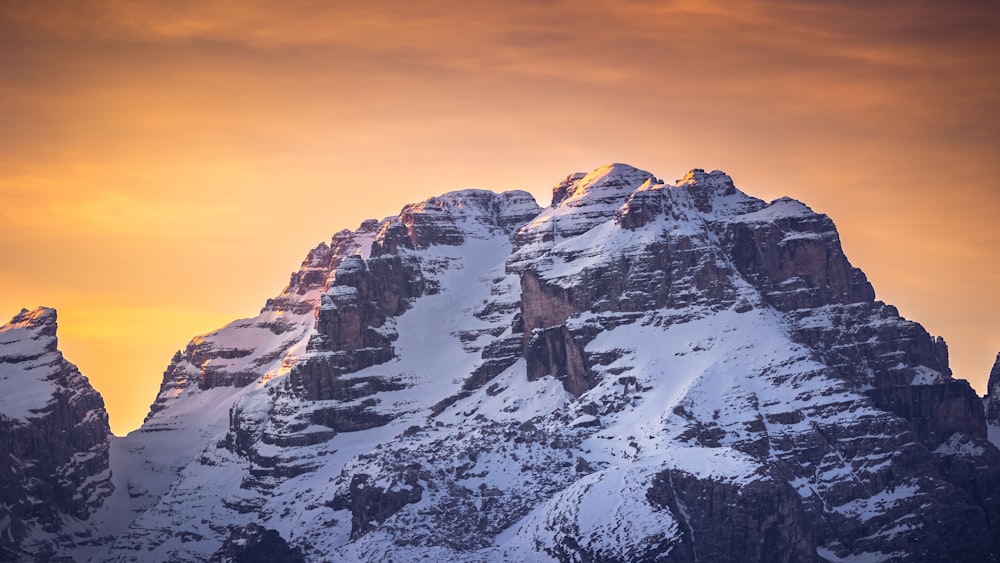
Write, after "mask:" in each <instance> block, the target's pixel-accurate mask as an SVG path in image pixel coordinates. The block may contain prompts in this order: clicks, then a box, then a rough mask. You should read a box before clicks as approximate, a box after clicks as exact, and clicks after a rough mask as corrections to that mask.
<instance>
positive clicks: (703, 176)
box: [676, 168, 733, 187]
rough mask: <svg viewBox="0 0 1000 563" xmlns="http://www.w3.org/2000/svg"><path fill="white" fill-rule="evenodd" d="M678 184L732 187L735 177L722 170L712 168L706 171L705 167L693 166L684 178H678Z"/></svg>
mask: <svg viewBox="0 0 1000 563" xmlns="http://www.w3.org/2000/svg"><path fill="white" fill-rule="evenodd" d="M676 185H678V186H695V185H697V186H725V187H731V186H732V185H733V179H732V177H730V176H729V174H726V173H725V172H723V171H722V170H712V171H711V172H705V170H704V169H703V168H692V169H691V170H690V171H688V173H687V174H685V175H684V177H683V178H681V179H680V180H677V183H676Z"/></svg>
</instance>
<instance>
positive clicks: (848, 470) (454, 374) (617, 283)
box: [0, 164, 1000, 562]
mask: <svg viewBox="0 0 1000 563" xmlns="http://www.w3.org/2000/svg"><path fill="white" fill-rule="evenodd" d="M994 371H995V372H996V371H997V370H996V369H995V370H994ZM998 377H1000V376H998ZM993 379H995V378H991V384H990V390H991V393H993V392H994V388H995V387H997V386H996V385H994V383H995V382H994V381H993ZM995 399H996V396H995V395H990V396H988V397H987V398H986V399H985V401H984V400H982V399H980V397H978V396H977V395H976V394H975V392H974V391H973V390H972V388H971V387H970V386H969V385H968V383H966V382H965V381H962V380H957V379H954V378H953V377H952V376H951V372H950V369H949V368H948V354H947V346H946V345H945V343H944V341H943V340H941V339H940V338H934V337H931V336H930V335H929V334H928V333H927V332H926V331H925V330H924V329H923V328H922V327H921V326H920V325H919V324H917V323H915V322H912V321H909V320H906V319H904V318H902V317H900V316H899V314H898V312H897V310H896V309H895V308H894V307H892V306H891V305H887V304H885V303H882V302H880V301H877V300H876V299H875V292H874V290H873V288H872V286H871V284H869V282H868V280H867V278H866V277H865V275H864V274H863V273H862V272H861V271H860V270H858V269H857V268H855V267H853V266H852V265H851V264H850V262H849V261H848V259H847V258H846V256H845V255H844V253H843V250H842V248H841V245H840V240H839V235H838V234H837V230H836V228H835V226H834V224H833V222H832V221H831V220H830V218H828V217H827V216H825V215H822V214H817V213H815V212H813V211H812V210H811V209H809V208H808V207H807V206H806V205H804V204H802V203H800V202H798V201H795V200H793V199H790V198H781V199H778V200H775V201H773V202H770V203H768V202H765V201H762V200H759V199H756V198H753V197H751V196H748V195H746V194H744V193H743V192H741V191H740V190H738V189H737V188H736V187H735V186H734V184H733V182H732V180H731V178H730V177H729V176H727V175H726V174H724V173H722V172H719V171H713V172H705V171H703V170H693V171H691V172H690V173H688V174H687V175H686V176H685V177H684V178H682V179H681V180H678V181H677V182H675V183H673V184H667V183H665V182H663V181H662V180H659V179H657V178H656V177H655V176H653V175H652V174H650V173H648V172H645V171H642V170H639V169H636V168H633V167H631V166H628V165H624V164H614V165H609V166H605V167H602V168H600V169H598V170H595V171H593V172H591V173H589V174H574V175H571V176H569V177H567V178H566V179H565V180H564V181H562V182H560V183H559V184H558V185H556V187H555V188H554V189H553V197H552V202H551V204H550V205H549V206H548V207H547V208H545V209H540V208H539V207H538V206H537V204H536V203H535V201H534V200H533V199H532V197H531V196H530V195H529V194H527V193H525V192H518V191H514V192H505V193H493V192H489V191H483V190H463V191H457V192H451V193H448V194H444V195H442V196H439V197H434V198H430V199H428V200H426V201H424V202H420V203H416V204H411V205H407V206H405V207H404V208H403V209H402V211H401V212H400V213H399V214H398V215H396V216H393V217H390V218H387V219H384V220H382V221H375V220H369V221H365V222H364V223H362V225H361V226H360V227H359V228H358V229H357V230H355V231H341V232H340V233H337V234H336V235H334V237H333V239H332V240H331V242H330V243H329V244H325V243H324V244H321V245H320V246H318V247H316V248H315V249H313V250H312V251H310V253H309V254H308V256H307V257H306V260H305V261H304V262H303V265H302V268H301V269H300V270H299V272H297V273H295V274H293V275H292V277H291V280H290V283H289V285H288V287H287V288H286V289H285V290H284V291H283V292H282V293H281V295H279V296H278V297H276V298H274V299H272V300H269V301H268V302H267V304H266V305H265V307H264V308H263V309H262V311H261V314H260V315H258V316H257V317H255V318H252V319H245V320H239V321H235V322H233V323H230V324H229V325H227V326H225V327H223V328H221V329H219V330H217V331H215V332H212V333H209V334H207V335H203V336H200V337H196V338H195V339H193V340H192V341H191V343H190V344H189V345H188V346H187V347H186V349H185V350H183V351H180V352H178V353H177V354H176V355H175V356H174V358H173V360H172V361H171V363H170V366H169V367H168V368H167V371H166V373H165V374H164V379H163V383H162V385H161V390H160V393H159V395H158V396H157V398H156V401H155V402H154V404H153V406H152V407H151V409H150V414H149V416H148V417H147V419H146V421H145V423H144V424H143V426H142V428H140V429H139V430H137V431H135V432H133V433H132V434H130V435H129V436H127V437H125V438H120V439H115V440H113V441H112V442H111V447H110V467H111V470H112V471H111V483H112V485H113V487H114V489H113V493H111V494H109V495H108V494H105V496H104V497H102V500H101V503H100V506H99V508H97V509H96V510H94V511H93V512H92V513H91V514H90V515H89V517H87V516H85V515H84V516H82V517H81V522H82V524H81V526H82V528H81V531H80V532H78V534H79V535H80V536H81V537H83V535H84V534H87V535H88V536H87V537H90V538H96V539H94V540H93V541H88V542H76V543H75V544H74V543H73V542H69V541H66V539H65V538H53V539H51V540H49V544H48V545H49V546H50V549H51V550H52V551H53V552H57V553H60V554H63V555H66V556H69V557H73V558H75V559H76V560H79V561H85V560H89V561H206V560H212V561H235V560H241V561H246V560H257V561H264V560H267V561H358V560H362V561H372V560H390V561H412V560H421V559H428V560H438V561H578V562H596V561H655V560H669V561H681V562H687V561H691V562H694V561H789V562H791V561H942V560H956V561H959V560H960V561H991V560H997V559H998V558H1000V545H998V541H997V539H996V538H998V537H1000V450H998V449H997V447H996V444H995V443H991V442H990V440H989V437H990V436H994V439H996V437H995V435H994V434H992V432H993V430H992V429H993V428H994V427H993V426H990V425H988V421H987V411H989V412H990V413H993V412H994V410H993V408H992V406H991V405H995V404H1000V403H993V402H992V401H993V400H995ZM984 404H985V405H986V408H984ZM0 410H2V409H0ZM3 412H6V411H3ZM991 416H992V415H991ZM991 420H992V419H991ZM40 559H44V558H43V557H40Z"/></svg>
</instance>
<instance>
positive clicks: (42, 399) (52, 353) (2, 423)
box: [0, 307, 112, 561]
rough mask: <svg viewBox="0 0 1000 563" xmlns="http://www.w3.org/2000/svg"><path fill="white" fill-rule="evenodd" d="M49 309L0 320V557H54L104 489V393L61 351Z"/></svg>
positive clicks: (107, 437) (82, 536)
mask: <svg viewBox="0 0 1000 563" xmlns="http://www.w3.org/2000/svg"><path fill="white" fill-rule="evenodd" d="M56 329H57V325H56V311H55V310H54V309H48V308H45V307H41V308H38V309H35V310H34V311H28V310H27V309H25V310H22V311H21V312H20V313H18V314H17V315H16V316H15V317H14V318H13V319H11V321H10V322H9V323H7V324H5V325H3V326H2V327H0V499H2V500H0V559H2V560H4V561H36V560H37V561H54V560H59V557H60V556H61V555H62V553H61V551H62V548H63V547H65V545H67V544H70V545H71V544H72V543H75V542H85V541H87V540H88V539H91V538H90V536H89V534H87V533H85V532H80V530H79V529H78V528H79V526H78V524H79V523H80V522H81V521H84V520H87V519H88V518H89V517H90V516H91V515H92V514H93V513H94V512H95V510H96V509H97V508H98V507H99V506H100V505H101V503H102V502H103V501H104V500H105V499H106V498H107V497H108V496H109V495H110V494H111V492H112V485H111V480H110V470H109V464H108V448H109V443H110V441H111V429H110V428H109V426H108V414H107V412H106V411H105V410H104V401H103V400H102V399H101V396H100V395H99V394H98V393H97V392H96V391H95V390H94V389H93V387H91V386H90V383H89V382H88V381H87V378H85V377H84V376H83V375H81V374H80V371H79V370H78V369H77V368H76V366H74V365H73V364H71V363H70V362H68V361H66V359H65V358H63V355H62V353H60V352H59V349H58V341H57V338H56Z"/></svg>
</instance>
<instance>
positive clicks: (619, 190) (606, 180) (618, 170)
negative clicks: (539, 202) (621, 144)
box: [552, 162, 659, 207]
mask: <svg viewBox="0 0 1000 563" xmlns="http://www.w3.org/2000/svg"><path fill="white" fill-rule="evenodd" d="M646 182H650V183H659V180H657V179H656V176H654V175H653V174H651V173H649V172H646V171H645V170H640V169H638V168H636V167H634V166H632V165H629V164H624V163H620V162H616V163H612V164H606V165H604V166H601V167H600V168H598V169H596V170H594V171H593V172H590V173H587V174H583V173H580V172H577V173H576V174H571V175H569V176H568V177H567V178H566V180H564V181H562V182H561V183H560V184H559V185H557V186H556V187H555V188H553V190H552V207H558V206H562V205H565V204H574V203H575V204H579V203H581V202H583V201H587V200H591V199H593V198H598V199H603V198H605V197H611V198H615V199H618V198H624V197H625V196H627V195H628V194H630V193H632V192H633V191H634V190H635V189H637V188H639V186H641V185H642V184H644V183H646Z"/></svg>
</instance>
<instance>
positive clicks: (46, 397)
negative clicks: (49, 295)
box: [0, 307, 62, 420]
mask: <svg viewBox="0 0 1000 563" xmlns="http://www.w3.org/2000/svg"><path fill="white" fill-rule="evenodd" d="M61 360H62V354H60V353H59V352H58V351H57V350H56V311H55V309H50V308H48V307H39V308H37V309H35V310H33V311H29V310H28V309H22V310H21V312H20V313H18V314H17V315H15V316H14V318H13V319H11V321H10V322H9V323H7V324H5V325H3V326H2V327H0V414H2V415H5V416H7V417H9V418H17V419H22V420H23V419H27V418H28V417H29V416H34V415H35V414H36V413H37V412H39V411H42V410H44V409H45V407H46V406H47V405H48V404H49V402H51V400H52V395H53V393H55V392H56V390H57V386H56V384H55V383H53V382H52V381H49V379H50V378H51V376H52V375H53V373H55V372H56V371H57V368H58V367H59V365H58V364H59V363H60V361H61Z"/></svg>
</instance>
